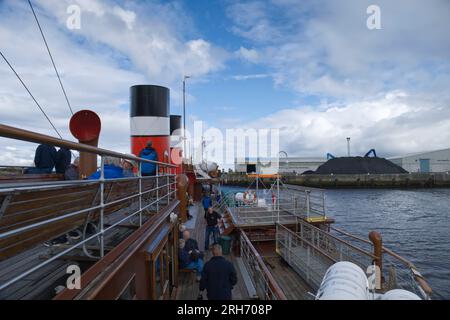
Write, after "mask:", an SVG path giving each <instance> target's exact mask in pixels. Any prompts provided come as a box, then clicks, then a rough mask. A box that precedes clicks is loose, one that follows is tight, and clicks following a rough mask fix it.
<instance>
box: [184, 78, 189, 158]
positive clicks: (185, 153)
mask: <svg viewBox="0 0 450 320" xmlns="http://www.w3.org/2000/svg"><path fill="white" fill-rule="evenodd" d="M189 78H190V76H184V78H183V141H184V148H183V157H185V158H186V155H187V152H186V150H187V149H186V80H187V79H189Z"/></svg>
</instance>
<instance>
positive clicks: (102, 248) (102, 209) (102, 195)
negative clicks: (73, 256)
mask: <svg viewBox="0 0 450 320" xmlns="http://www.w3.org/2000/svg"><path fill="white" fill-rule="evenodd" d="M100 159H101V165H100V257H102V258H103V257H104V256H105V234H104V232H105V226H104V223H105V221H104V213H105V157H104V156H101V158H100Z"/></svg>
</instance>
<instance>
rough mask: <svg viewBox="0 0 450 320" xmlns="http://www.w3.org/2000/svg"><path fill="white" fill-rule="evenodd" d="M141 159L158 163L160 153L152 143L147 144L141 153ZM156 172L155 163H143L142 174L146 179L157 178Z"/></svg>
mask: <svg viewBox="0 0 450 320" xmlns="http://www.w3.org/2000/svg"><path fill="white" fill-rule="evenodd" d="M139 158H143V159H146V160H151V161H158V153H157V152H156V150H155V149H154V148H153V143H152V142H151V141H149V142H147V146H146V147H145V148H144V149H142V151H141V152H140V153H139ZM156 170H157V166H156V164H155V163H148V162H142V164H141V174H142V176H144V177H146V176H155V175H156Z"/></svg>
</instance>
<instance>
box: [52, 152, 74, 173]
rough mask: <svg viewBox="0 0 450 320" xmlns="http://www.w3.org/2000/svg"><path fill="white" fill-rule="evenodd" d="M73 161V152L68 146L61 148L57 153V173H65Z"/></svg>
mask: <svg viewBox="0 0 450 320" xmlns="http://www.w3.org/2000/svg"><path fill="white" fill-rule="evenodd" d="M71 161H72V153H71V152H70V150H69V149H67V148H60V149H59V150H58V152H57V154H56V165H55V169H56V173H60V174H64V173H65V172H66V170H67V168H68V167H69V166H70V163H71Z"/></svg>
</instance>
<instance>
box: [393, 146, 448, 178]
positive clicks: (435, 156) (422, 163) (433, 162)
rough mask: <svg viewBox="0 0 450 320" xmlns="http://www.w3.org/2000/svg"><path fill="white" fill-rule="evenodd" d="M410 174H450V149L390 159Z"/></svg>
mask: <svg viewBox="0 0 450 320" xmlns="http://www.w3.org/2000/svg"><path fill="white" fill-rule="evenodd" d="M388 160H390V161H392V162H393V163H395V164H397V165H399V166H400V167H402V168H403V169H405V170H406V171H409V172H422V173H428V172H449V171H450V148H449V149H441V150H435V151H427V152H417V153H412V154H407V155H404V156H397V157H391V158H388Z"/></svg>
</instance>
